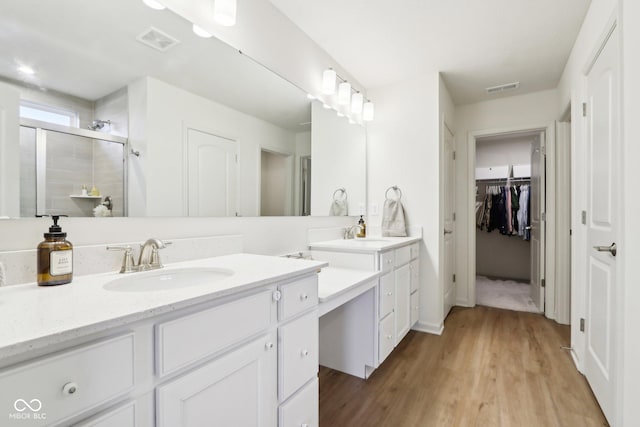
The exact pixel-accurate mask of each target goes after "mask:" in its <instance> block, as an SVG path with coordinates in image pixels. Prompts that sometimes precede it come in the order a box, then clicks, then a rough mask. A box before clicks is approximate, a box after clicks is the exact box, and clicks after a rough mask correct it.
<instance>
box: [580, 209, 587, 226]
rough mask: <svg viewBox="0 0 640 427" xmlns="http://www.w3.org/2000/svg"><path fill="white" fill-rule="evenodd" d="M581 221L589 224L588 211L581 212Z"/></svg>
mask: <svg viewBox="0 0 640 427" xmlns="http://www.w3.org/2000/svg"><path fill="white" fill-rule="evenodd" d="M580 221H582V224H583V225H587V211H582V213H581V214H580Z"/></svg>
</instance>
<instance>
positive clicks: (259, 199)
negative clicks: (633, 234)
mask: <svg viewBox="0 0 640 427" xmlns="http://www.w3.org/2000/svg"><path fill="white" fill-rule="evenodd" d="M158 42H161V43H160V44H161V45H162V46H161V45H160V44H159V43H158ZM25 66H28V67H30V68H31V70H30V71H32V73H25V71H29V70H26V69H25ZM0 110H2V111H5V112H9V113H11V114H8V113H7V114H4V116H3V117H4V123H3V127H4V129H10V131H3V132H0V144H1V145H2V146H1V147H0V148H2V150H1V151H2V153H3V154H4V155H3V158H2V159H0V169H1V170H2V171H1V172H0V216H3V215H6V216H32V215H34V214H67V215H70V216H91V215H95V214H96V213H95V212H94V211H96V208H98V209H97V211H98V212H97V214H105V215H112V216H120V215H129V216H256V215H309V214H313V215H327V214H328V213H329V208H330V201H331V194H332V192H333V191H334V188H333V187H337V186H339V187H345V188H348V191H349V197H350V199H349V202H350V208H349V214H352V215H353V214H356V213H357V209H358V207H359V206H360V204H361V203H364V196H363V194H364V188H365V175H364V163H365V154H364V143H363V142H364V128H363V127H361V126H358V125H349V124H348V122H347V120H346V119H345V118H338V117H337V116H336V113H335V111H333V110H327V111H323V113H325V114H324V115H322V116H320V115H317V116H318V117H315V116H316V114H315V113H314V118H313V120H312V118H311V103H310V101H309V99H308V98H307V97H306V94H305V93H304V92H303V91H301V90H300V89H299V88H297V87H296V86H294V85H293V84H291V83H290V82H288V81H286V80H285V79H283V78H281V77H280V76H278V75H277V74H275V73H273V72H271V71H270V70H268V69H266V68H264V67H263V66H261V65H260V64H257V63H256V62H254V61H253V60H251V58H248V57H247V56H246V55H243V54H240V53H239V52H238V51H237V50H236V49H233V48H231V47H230V46H228V45H226V44H224V43H222V42H220V41H219V40H216V39H214V38H212V39H202V38H199V37H197V36H196V35H194V34H193V32H192V31H191V25H190V24H189V23H188V22H187V21H185V20H183V19H182V18H180V17H179V16H177V15H175V14H173V13H171V12H169V11H167V10H165V11H154V10H152V9H149V8H148V7H146V6H145V5H144V4H143V3H142V2H141V1H131V0H110V1H109V2H97V1H91V5H90V7H89V6H87V7H84V6H83V7H78V4H77V1H75V0H59V1H56V2H42V1H39V0H21V1H20V2H11V3H10V4H9V5H4V6H3V13H2V15H0ZM34 110H36V113H34ZM314 110H315V108H314ZM18 111H19V114H13V112H18ZM34 114H35V116H34ZM316 119H317V122H316ZM324 128H326V129H324ZM13 129H15V131H13ZM90 129H91V130H90ZM12 132H13V133H12ZM352 138H353V139H354V141H350V140H351V139H352ZM18 141H19V142H18ZM18 147H20V149H18ZM338 147H339V148H338ZM356 149H361V150H362V152H361V153H355V151H354V150H356ZM132 153H136V154H132ZM17 165H20V167H19V168H18V167H17ZM311 166H313V167H311ZM94 187H95V190H96V191H95V192H93V193H92V191H91V190H92V189H94ZM85 188H86V195H85V192H84V189H85ZM98 193H99V194H98ZM92 194H94V195H93V196H92ZM360 194H362V196H361V195H360ZM316 195H317V198H316ZM107 196H109V199H108V200H107V199H106V197H107ZM103 205H104V208H106V209H107V211H105V210H104V209H102V208H101V206H103ZM353 209H356V210H353Z"/></svg>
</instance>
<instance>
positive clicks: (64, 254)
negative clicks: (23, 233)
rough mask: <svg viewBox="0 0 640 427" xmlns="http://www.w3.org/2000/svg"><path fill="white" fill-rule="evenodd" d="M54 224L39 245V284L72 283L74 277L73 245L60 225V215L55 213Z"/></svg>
mask: <svg viewBox="0 0 640 427" xmlns="http://www.w3.org/2000/svg"><path fill="white" fill-rule="evenodd" d="M51 218H53V225H52V226H51V227H49V232H48V233H44V241H42V242H40V244H39V245H38V285H39V286H52V285H64V284H65V283H71V280H72V279H73V245H72V244H71V242H69V241H67V233H64V232H63V231H62V227H60V226H59V225H58V219H60V216H59V215H53V216H52V217H51Z"/></svg>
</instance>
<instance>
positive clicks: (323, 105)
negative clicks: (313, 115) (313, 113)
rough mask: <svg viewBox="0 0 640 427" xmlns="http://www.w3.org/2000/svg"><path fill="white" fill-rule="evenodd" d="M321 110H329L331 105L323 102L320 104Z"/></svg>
mask: <svg viewBox="0 0 640 427" xmlns="http://www.w3.org/2000/svg"><path fill="white" fill-rule="evenodd" d="M322 108H324V109H325V110H330V109H331V105H329V104H327V103H324V102H323V103H322Z"/></svg>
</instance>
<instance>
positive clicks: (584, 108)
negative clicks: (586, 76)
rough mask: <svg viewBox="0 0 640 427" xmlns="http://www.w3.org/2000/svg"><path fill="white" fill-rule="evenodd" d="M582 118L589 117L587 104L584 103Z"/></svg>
mask: <svg viewBox="0 0 640 427" xmlns="http://www.w3.org/2000/svg"><path fill="white" fill-rule="evenodd" d="M582 117H587V103H586V102H583V103H582Z"/></svg>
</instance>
